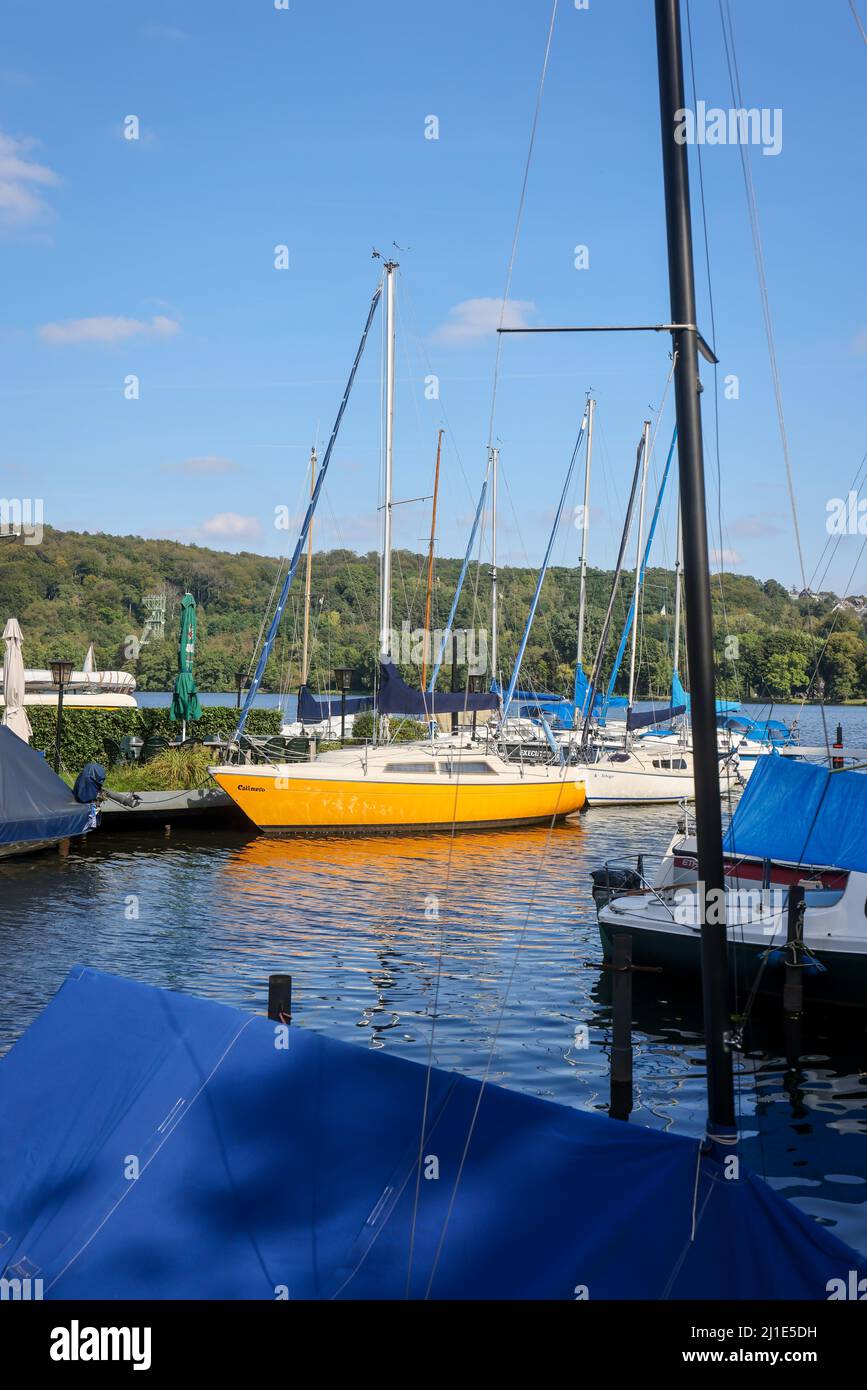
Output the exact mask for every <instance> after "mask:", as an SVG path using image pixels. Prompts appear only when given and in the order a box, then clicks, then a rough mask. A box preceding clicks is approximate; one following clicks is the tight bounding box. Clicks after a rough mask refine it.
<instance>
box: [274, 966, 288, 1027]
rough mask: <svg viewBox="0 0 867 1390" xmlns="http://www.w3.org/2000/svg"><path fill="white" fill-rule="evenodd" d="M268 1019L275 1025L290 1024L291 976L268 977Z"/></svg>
mask: <svg viewBox="0 0 867 1390" xmlns="http://www.w3.org/2000/svg"><path fill="white" fill-rule="evenodd" d="M268 1017H269V1018H270V1019H273V1020H274V1022H275V1023H291V1022H292V976H291V975H269V976H268Z"/></svg>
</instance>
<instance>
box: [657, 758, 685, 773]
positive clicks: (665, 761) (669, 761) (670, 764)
mask: <svg viewBox="0 0 867 1390" xmlns="http://www.w3.org/2000/svg"><path fill="white" fill-rule="evenodd" d="M653 766H654V767H661V768H665V769H667V770H671V771H676V772H683V770H684V768H685V767H686V762H685V760H684V759H683V758H654V759H653Z"/></svg>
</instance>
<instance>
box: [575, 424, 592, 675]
mask: <svg viewBox="0 0 867 1390" xmlns="http://www.w3.org/2000/svg"><path fill="white" fill-rule="evenodd" d="M595 411H596V402H595V401H594V399H593V397H592V396H588V398H587V456H586V458H585V460H584V508H583V510H582V513H581V563H580V578H579V580H578V656H577V664H578V665H579V666H580V665H581V664H582V662H583V660H584V617H585V612H586V608H587V536H588V532H589V530H590V468H591V465H592V462H593V416H594V414H595Z"/></svg>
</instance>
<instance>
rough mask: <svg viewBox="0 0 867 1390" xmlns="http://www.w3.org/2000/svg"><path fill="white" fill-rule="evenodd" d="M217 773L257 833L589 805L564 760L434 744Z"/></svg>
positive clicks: (390, 829)
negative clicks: (546, 761)
mask: <svg viewBox="0 0 867 1390" xmlns="http://www.w3.org/2000/svg"><path fill="white" fill-rule="evenodd" d="M211 775H212V776H213V777H214V779H215V781H216V782H217V783H218V785H219V786H220V787H222V789H223V791H225V792H227V793H228V795H229V796H230V797H231V798H232V800H233V801H234V802H236V803H237V805H238V806H240V808H241V810H242V811H243V812H244V813H245V815H247V816H249V818H250V820H252V821H253V822H254V823H255V824H256V825H258V826H259V828H260V829H261V830H268V831H271V832H272V833H277V834H279V833H282V834H304V833H308V834H309V833H314V832H315V833H334V834H353V833H354V834H362V835H368V834H371V833H372V832H374V833H375V832H386V833H391V834H394V833H396V832H399V831H405V832H412V831H418V830H451V829H452V827H453V826H454V827H456V828H459V829H463V830H472V829H489V828H492V827H496V826H517V825H533V824H536V823H538V822H540V821H553V820H555V819H562V818H563V817H565V816H569V815H572V814H573V813H574V812H576V811H580V810H581V809H582V807H583V805H584V783H583V781H582V780H581V778H580V776H578V775H577V774H576V773H575V772H574V770H572V769H570V768H568V767H566V768H560V767H555V766H544V765H541V766H540V765H534V766H527V767H523V768H521V767H519V766H516V765H515V764H513V763H507V762H505V761H504V760H503V759H502V758H500V757H499V756H497V755H496V754H493V753H479V752H478V751H476V750H474V749H472V748H460V747H455V746H451V747H437V745H436V743H430V744H397V745H391V746H385V747H380V748H342V749H339V750H335V751H334V752H331V753H322V754H321V755H320V756H319V757H318V758H316V759H315V760H314V761H313V762H310V763H282V764H277V765H273V766H271V765H254V766H225V767H213V768H211Z"/></svg>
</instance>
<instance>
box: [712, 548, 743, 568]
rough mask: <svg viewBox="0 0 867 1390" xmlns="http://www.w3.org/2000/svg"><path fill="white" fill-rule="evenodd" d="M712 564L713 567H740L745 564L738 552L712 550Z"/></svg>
mask: <svg viewBox="0 0 867 1390" xmlns="http://www.w3.org/2000/svg"><path fill="white" fill-rule="evenodd" d="M710 562H711V564H712V565H740V564H742V563H743V562H742V560H741V557H740V555H739V554H738V552H737V551H736V550H712V551H711V552H710Z"/></svg>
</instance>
